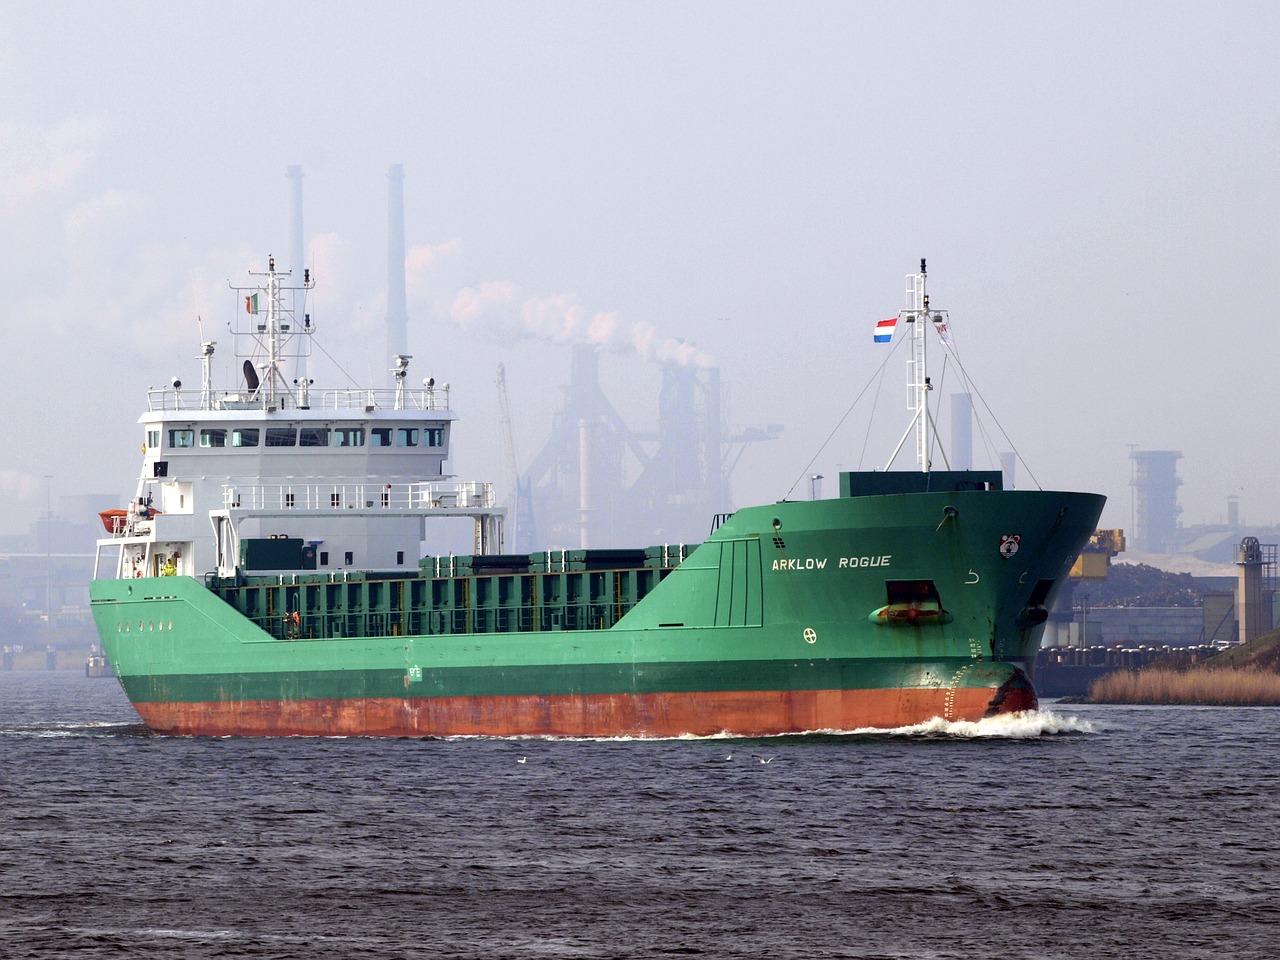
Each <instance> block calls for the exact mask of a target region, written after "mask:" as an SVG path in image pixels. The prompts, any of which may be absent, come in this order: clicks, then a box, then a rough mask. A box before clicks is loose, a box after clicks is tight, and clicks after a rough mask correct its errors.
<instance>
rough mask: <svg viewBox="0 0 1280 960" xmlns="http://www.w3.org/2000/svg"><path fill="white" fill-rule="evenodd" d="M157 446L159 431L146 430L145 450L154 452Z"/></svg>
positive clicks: (158, 444) (158, 443)
mask: <svg viewBox="0 0 1280 960" xmlns="http://www.w3.org/2000/svg"><path fill="white" fill-rule="evenodd" d="M158 446H160V431H159V430H148V431H147V449H148V450H154V449H155V448H156V447H158Z"/></svg>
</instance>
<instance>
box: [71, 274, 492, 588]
mask: <svg viewBox="0 0 1280 960" xmlns="http://www.w3.org/2000/svg"><path fill="white" fill-rule="evenodd" d="M256 276H261V277H263V278H264V283H263V284H261V285H260V286H255V287H247V288H236V290H237V292H238V294H239V295H240V296H241V297H242V302H243V304H244V312H243V313H240V312H237V316H238V317H239V320H238V325H233V326H232V334H233V335H234V336H235V338H236V341H237V344H238V345H245V346H247V347H248V349H247V350H245V351H244V353H238V354H237V356H245V357H246V359H245V362H244V366H243V373H244V380H243V383H242V384H241V385H240V387H239V388H238V389H236V390H232V391H219V390H215V389H214V387H213V384H212V382H211V377H212V359H213V354H214V349H215V343H214V342H205V343H202V344H201V356H200V360H201V369H202V382H201V386H200V389H198V390H193V389H184V388H183V386H182V384H181V382H179V381H177V380H174V381H173V383H172V385H171V386H170V387H168V388H164V389H154V388H153V389H151V390H149V391H148V394H147V410H146V412H145V413H144V414H143V415H142V416H141V417H140V418H139V420H138V423H139V424H140V425H141V427H142V440H143V463H142V472H141V475H140V476H139V478H138V485H137V489H136V491H135V493H134V497H133V499H132V501H130V503H129V504H128V505H127V507H126V508H124V509H122V510H120V511H115V512H114V515H112V516H108V517H106V518H104V519H105V520H106V521H107V522H109V523H110V525H111V536H109V537H107V538H105V539H103V540H100V541H98V560H97V564H96V569H95V577H141V576H164V575H169V574H173V575H184V576H192V577H202V576H204V575H205V574H208V573H217V574H218V575H220V576H224V577H226V576H233V575H234V574H235V573H236V571H237V570H238V569H240V570H252V571H263V570H270V571H273V572H274V571H281V572H283V571H292V570H308V571H311V570H314V571H317V572H324V571H330V572H335V573H340V572H343V571H356V570H359V571H370V570H372V571H393V570H412V569H414V568H416V567H417V564H418V559H419V557H420V555H421V551H422V541H423V540H424V535H425V533H426V529H425V521H426V519H427V518H429V517H449V516H452V517H469V518H471V519H472V520H473V521H474V524H475V543H474V550H475V552H476V553H497V552H500V551H501V547H502V543H501V541H502V519H503V516H504V513H505V511H503V510H502V509H501V508H499V507H497V506H496V504H495V502H494V493H493V488H492V485H491V484H488V483H478V482H460V481H458V480H456V479H455V478H454V477H451V476H449V475H447V474H446V473H445V462H446V461H447V459H448V457H449V442H450V432H451V428H452V424H453V421H454V420H455V415H454V413H453V411H451V410H450V409H449V387H448V384H444V385H443V386H440V387H437V386H436V384H435V382H434V381H433V380H430V379H428V380H425V381H424V382H423V384H422V386H421V387H420V388H415V389H410V388H409V386H408V383H407V380H408V367H409V360H410V359H411V358H410V357H408V356H405V355H400V356H397V357H395V358H394V361H393V363H394V366H393V368H392V370H393V372H394V375H395V387H394V388H389V389H378V388H352V389H334V390H324V389H321V390H316V389H315V388H314V385H313V383H312V382H311V381H310V380H308V379H306V378H305V377H304V378H302V379H295V380H290V379H289V378H288V376H287V373H286V365H287V363H288V362H289V361H291V360H296V359H297V358H299V357H306V356H309V355H310V348H311V338H312V336H313V335H314V333H315V329H314V327H313V325H312V323H311V318H310V316H309V315H308V314H306V313H305V312H303V313H302V320H301V323H299V322H298V318H297V315H296V312H295V311H294V310H293V309H291V308H290V307H289V306H288V305H287V304H286V296H287V297H289V298H296V296H297V295H298V294H300V293H301V294H305V292H306V291H307V290H310V289H311V286H312V281H311V277H310V275H309V271H308V272H307V273H305V274H304V279H303V284H302V285H301V286H297V287H288V286H285V283H284V281H285V279H286V278H287V277H288V274H286V273H277V272H276V269H275V261H274V259H272V260H270V261H269V262H268V268H267V272H266V273H265V274H257V275H256ZM271 541H282V542H276V543H273V542H271ZM295 554H296V560H295V559H294V557H295Z"/></svg>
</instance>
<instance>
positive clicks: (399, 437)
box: [396, 427, 418, 447]
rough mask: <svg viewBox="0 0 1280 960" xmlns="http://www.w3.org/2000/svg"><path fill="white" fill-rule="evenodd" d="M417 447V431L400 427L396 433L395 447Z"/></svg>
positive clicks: (412, 428) (413, 428) (414, 428)
mask: <svg viewBox="0 0 1280 960" xmlns="http://www.w3.org/2000/svg"><path fill="white" fill-rule="evenodd" d="M417 445H418V430H417V428H416V427H401V428H400V429H399V430H397V431H396V446H397V447H416V446H417Z"/></svg>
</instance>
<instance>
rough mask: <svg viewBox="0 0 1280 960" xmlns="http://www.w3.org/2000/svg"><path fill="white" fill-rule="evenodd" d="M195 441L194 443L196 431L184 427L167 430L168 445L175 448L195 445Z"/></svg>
mask: <svg viewBox="0 0 1280 960" xmlns="http://www.w3.org/2000/svg"><path fill="white" fill-rule="evenodd" d="M195 443H196V432H195V431H194V430H190V429H185V430H170V431H169V446H170V447H175V448H180V447H193V446H195Z"/></svg>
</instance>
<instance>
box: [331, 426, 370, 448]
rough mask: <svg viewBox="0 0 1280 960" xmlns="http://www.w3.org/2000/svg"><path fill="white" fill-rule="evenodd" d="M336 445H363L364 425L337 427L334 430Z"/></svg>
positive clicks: (334, 442)
mask: <svg viewBox="0 0 1280 960" xmlns="http://www.w3.org/2000/svg"><path fill="white" fill-rule="evenodd" d="M333 445H334V446H335V447H363V446H364V427H337V428H335V429H334V431H333Z"/></svg>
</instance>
